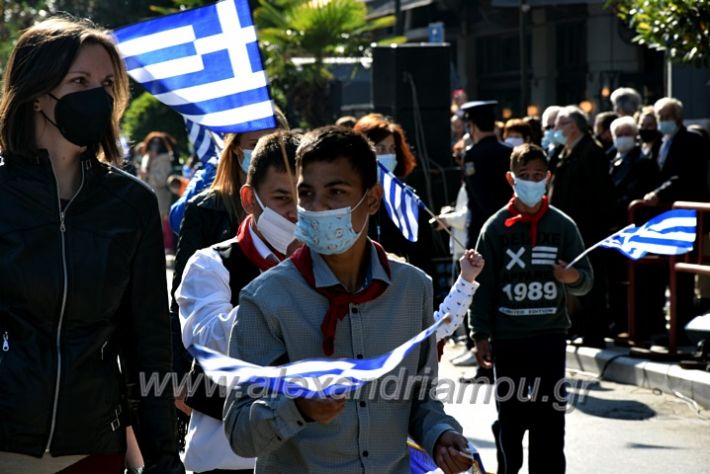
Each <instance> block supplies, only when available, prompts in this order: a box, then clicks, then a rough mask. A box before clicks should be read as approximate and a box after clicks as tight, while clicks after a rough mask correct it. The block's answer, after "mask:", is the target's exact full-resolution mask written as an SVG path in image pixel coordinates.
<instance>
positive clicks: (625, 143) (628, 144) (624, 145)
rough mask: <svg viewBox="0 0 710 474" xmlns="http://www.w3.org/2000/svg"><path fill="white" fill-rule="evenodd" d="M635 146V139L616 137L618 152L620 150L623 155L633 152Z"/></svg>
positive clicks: (615, 144)
mask: <svg viewBox="0 0 710 474" xmlns="http://www.w3.org/2000/svg"><path fill="white" fill-rule="evenodd" d="M634 145H636V141H635V140H634V137H616V138H614V146H615V147H616V149H617V150H619V153H621V154H622V155H623V154H625V153H626V152H628V151H629V150H631V149H632V148H633V147H634Z"/></svg>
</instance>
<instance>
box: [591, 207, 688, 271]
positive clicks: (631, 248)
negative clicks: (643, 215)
mask: <svg viewBox="0 0 710 474" xmlns="http://www.w3.org/2000/svg"><path fill="white" fill-rule="evenodd" d="M696 226H697V216H696V212H695V211H694V210H686V209H674V210H672V211H668V212H664V213H663V214H659V215H658V216H656V217H654V218H653V219H651V220H649V221H648V222H646V223H645V224H644V225H642V226H641V227H633V226H629V227H627V228H626V229H623V230H622V231H620V232H618V233H616V234H614V235H612V236H610V237H607V239H606V240H604V241H602V242H601V246H602V247H606V248H613V249H616V250H618V251H619V252H621V253H623V254H624V255H626V256H627V257H629V258H631V259H634V260H638V259H639V258H642V257H644V256H645V255H646V254H649V253H654V254H659V255H680V254H684V253H688V252H690V251H691V250H693V244H694V243H695V229H696Z"/></svg>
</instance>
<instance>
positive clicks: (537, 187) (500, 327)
mask: <svg viewBox="0 0 710 474" xmlns="http://www.w3.org/2000/svg"><path fill="white" fill-rule="evenodd" d="M506 179H507V181H508V183H509V184H510V186H511V187H512V188H513V191H514V196H513V198H512V199H511V200H510V202H509V203H508V205H506V206H505V207H503V208H502V209H501V210H499V211H498V212H497V213H496V214H494V215H493V216H491V218H490V219H488V221H487V222H486V223H485V224H484V226H483V228H482V230H481V234H480V236H479V238H478V243H477V245H476V249H477V250H478V251H479V252H480V253H481V255H482V256H483V258H485V259H486V261H488V262H495V264H494V265H487V266H486V268H484V270H483V272H481V275H480V276H479V281H480V283H481V288H480V290H479V291H478V294H477V296H476V299H475V301H474V302H473V305H472V307H471V313H472V327H473V330H472V337H473V338H474V340H475V341H476V357H477V359H478V362H479V364H480V365H481V366H483V367H487V368H491V367H495V377H496V390H497V397H496V398H497V406H498V423H499V432H498V433H497V441H498V443H497V446H498V448H499V452H498V456H499V468H500V469H502V470H500V471H499V472H504V473H506V474H508V473H517V472H518V471H519V470H520V467H521V466H522V461H523V453H522V440H523V435H524V433H525V430H526V429H529V430H530V432H529V440H530V443H529V454H530V455H529V459H528V465H529V467H530V472H547V473H563V472H564V471H565V457H564V449H563V448H564V410H565V393H564V388H563V387H562V383H563V381H564V376H565V354H566V350H565V333H566V331H567V329H568V328H569V327H570V320H569V316H568V315H567V310H566V305H565V299H566V294H567V293H571V294H576V295H582V294H585V293H587V292H588V291H589V289H590V288H591V286H592V279H593V276H592V269H591V267H590V264H589V261H588V260H587V259H586V258H584V259H582V260H581V261H579V262H578V263H576V264H575V266H574V267H567V264H566V263H565V262H569V261H571V260H572V259H574V258H575V257H576V256H577V255H579V254H580V253H582V252H583V251H584V244H583V242H582V237H581V236H580V234H579V230H578V229H577V226H576V225H575V223H574V221H572V219H570V218H569V217H568V216H567V215H565V214H564V213H562V212H561V211H559V210H558V209H556V208H554V207H551V206H550V205H549V204H548V202H547V197H546V196H545V193H546V189H547V186H548V184H549V181H550V173H549V171H548V168H547V159H546V157H545V153H544V151H543V150H542V148H540V147H539V146H537V145H533V144H524V145H520V146H518V147H515V148H514V149H513V153H512V155H511V158H510V171H509V172H508V173H507V175H506ZM502 380H505V381H506V382H508V383H507V384H502V383H500V382H501V381H502ZM508 391H510V393H512V394H514V396H513V397H510V396H506V394H507V393H508Z"/></svg>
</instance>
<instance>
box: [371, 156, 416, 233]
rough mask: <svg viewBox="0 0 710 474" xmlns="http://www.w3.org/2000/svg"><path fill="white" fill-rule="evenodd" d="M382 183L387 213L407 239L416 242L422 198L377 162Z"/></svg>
mask: <svg viewBox="0 0 710 474" xmlns="http://www.w3.org/2000/svg"><path fill="white" fill-rule="evenodd" d="M377 166H378V170H377V171H378V175H379V179H380V184H381V185H382V188H383V189H384V196H383V197H384V199H383V200H384V203H385V210H386V211H387V215H388V216H390V219H392V222H394V225H395V226H397V228H398V229H399V230H400V232H402V235H403V236H404V238H405V239H407V240H409V241H410V242H416V241H417V238H418V236H419V206H420V204H421V199H419V197H418V196H417V195H416V194H414V191H412V189H411V188H410V187H408V186H407V185H405V184H404V183H403V182H401V181H400V180H399V179H397V178H396V177H395V176H394V175H393V174H392V173H390V172H389V171H387V168H385V167H384V166H383V165H382V164H381V163H379V162H378V163H377Z"/></svg>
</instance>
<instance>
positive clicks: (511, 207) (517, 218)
mask: <svg viewBox="0 0 710 474" xmlns="http://www.w3.org/2000/svg"><path fill="white" fill-rule="evenodd" d="M549 208H550V204H549V202H548V200H547V196H543V197H542V205H541V206H540V209H538V210H537V212H536V213H535V214H523V213H521V212H520V211H519V210H517V209H516V208H515V196H513V197H512V198H511V199H510V202H508V212H510V213H511V214H513V217H509V218H507V219H506V220H505V226H506V227H511V226H512V225H513V224H515V223H516V222H529V223H530V241H531V243H532V246H533V247H535V245H537V223H538V222H540V219H542V216H544V215H545V213H546V212H547V210H548V209H549Z"/></svg>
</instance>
